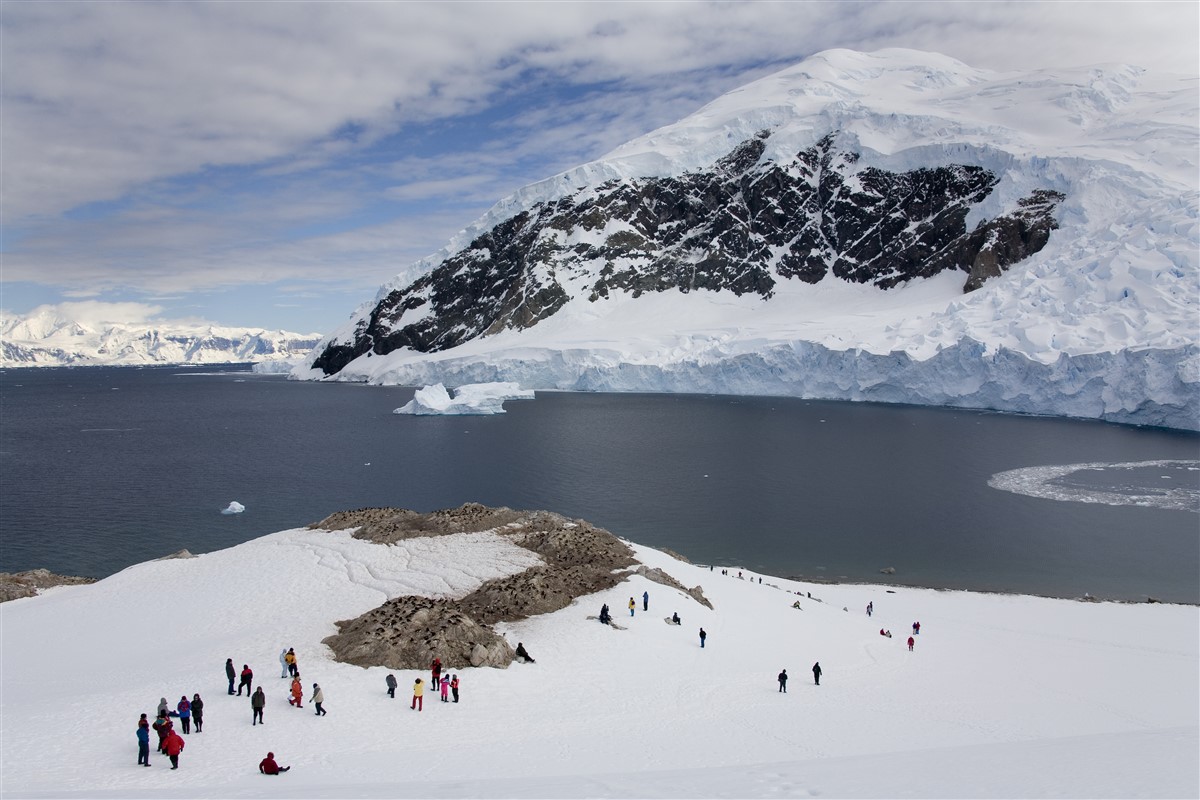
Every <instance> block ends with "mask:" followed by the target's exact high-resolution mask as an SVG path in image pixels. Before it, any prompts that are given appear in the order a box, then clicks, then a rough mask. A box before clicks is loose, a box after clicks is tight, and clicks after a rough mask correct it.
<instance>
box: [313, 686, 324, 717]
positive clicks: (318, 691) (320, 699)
mask: <svg viewBox="0 0 1200 800" xmlns="http://www.w3.org/2000/svg"><path fill="white" fill-rule="evenodd" d="M312 701H313V704H314V705H316V707H317V716H318V717H323V716H325V709H324V708H322V707H321V704H322V703H324V702H325V690H324V689H322V688H321V687H320V686H318V685H317V684H315V683H314V684H313V693H312Z"/></svg>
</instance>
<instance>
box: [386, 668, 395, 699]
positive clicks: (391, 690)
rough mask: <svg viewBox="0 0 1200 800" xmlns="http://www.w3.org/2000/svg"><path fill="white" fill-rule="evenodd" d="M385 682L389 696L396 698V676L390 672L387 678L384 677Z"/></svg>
mask: <svg viewBox="0 0 1200 800" xmlns="http://www.w3.org/2000/svg"><path fill="white" fill-rule="evenodd" d="M384 683H386V684H387V689H388V697H390V698H392V699H393V700H395V699H396V676H395V675H392V674H391V673H388V676H387V677H386V678H384Z"/></svg>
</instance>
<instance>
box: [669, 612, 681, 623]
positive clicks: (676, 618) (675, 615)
mask: <svg viewBox="0 0 1200 800" xmlns="http://www.w3.org/2000/svg"><path fill="white" fill-rule="evenodd" d="M671 622H674V623H675V624H676V625H682V624H683V620H681V619H680V618H679V612H678V611H676V612H675V613H673V614H672V615H671Z"/></svg>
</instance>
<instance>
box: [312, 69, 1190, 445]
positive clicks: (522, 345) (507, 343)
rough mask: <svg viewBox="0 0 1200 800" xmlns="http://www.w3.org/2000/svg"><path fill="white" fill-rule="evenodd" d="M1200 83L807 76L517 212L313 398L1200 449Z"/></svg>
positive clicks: (343, 352) (378, 308) (421, 275)
mask: <svg viewBox="0 0 1200 800" xmlns="http://www.w3.org/2000/svg"><path fill="white" fill-rule="evenodd" d="M1198 118H1200V109H1198V104H1197V95H1196V92H1195V76H1171V75H1151V74H1149V73H1146V72H1145V71H1143V70H1141V69H1138V68H1136V67H1131V66H1122V65H1109V66H1096V67H1082V68H1077V69H1056V70H1043V71H1037V72H1022V73H997V72H990V71H986V70H979V69H974V68H972V67H969V66H967V65H965V64H962V63H961V62H958V61H955V60H953V59H950V58H947V57H945V56H941V55H938V54H935V53H922V52H915V51H910V50H886V51H881V52H878V53H870V54H867V53H857V52H851V51H846V50H834V51H828V52H824V53H820V54H817V55H815V56H813V57H811V58H809V59H807V60H805V61H804V62H802V63H800V64H798V65H796V66H794V67H791V68H789V69H785V70H783V71H781V72H779V73H777V74H775V75H772V76H769V77H767V78H764V79H762V80H759V81H756V82H754V83H752V84H749V85H747V86H744V87H742V88H740V89H738V90H736V91H734V92H730V93H729V94H727V95H725V96H723V97H721V98H718V99H717V100H715V101H714V102H712V103H711V104H709V105H708V106H706V107H705V108H703V109H701V110H700V111H698V112H696V113H695V114H693V115H692V116H690V117H688V118H686V119H684V120H682V121H680V122H679V123H677V124H675V125H671V126H669V127H666V128H663V129H660V130H657V131H654V132H652V133H650V134H647V135H646V136H643V137H641V138H639V139H636V140H634V141H632V142H630V143H628V144H626V145H623V146H622V147H619V148H617V149H616V150H615V151H613V152H612V153H610V154H608V155H607V156H605V157H603V158H601V159H599V160H597V161H595V162H591V163H589V164H585V165H582V166H580V167H577V168H575V169H573V170H570V171H568V172H565V173H562V174H560V175H556V176H554V177H552V178H549V179H547V180H544V181H540V182H538V183H535V184H531V185H530V186H527V187H525V188H523V189H521V190H519V191H517V192H516V193H515V194H513V195H512V196H510V197H508V198H505V199H504V200H501V201H500V202H499V203H497V204H496V206H494V207H493V208H492V210H491V211H489V212H488V213H487V214H486V215H485V216H484V217H483V218H481V219H480V220H478V221H477V222H476V223H474V224H473V225H471V226H470V227H468V228H467V229H466V230H464V231H463V232H462V233H461V234H460V235H459V236H458V237H456V238H455V239H454V240H453V241H451V242H450V244H449V245H448V246H447V247H446V248H445V249H443V250H442V251H440V252H439V253H437V254H435V255H433V256H431V257H429V258H426V259H423V260H422V261H420V262H418V263H417V264H415V265H412V266H410V267H408V268H406V269H405V270H404V271H403V272H402V273H401V275H400V276H399V277H397V278H396V279H394V280H393V281H391V282H389V283H388V284H387V285H385V286H383V287H382V288H381V289H380V291H379V293H378V294H377V296H376V298H375V299H374V300H373V301H372V302H370V303H368V304H365V305H364V306H362V307H361V308H360V309H359V310H358V311H357V312H356V314H355V315H354V316H353V317H352V318H351V320H350V321H349V322H348V323H347V324H346V325H345V326H343V327H342V328H340V329H339V330H337V331H335V332H333V333H332V334H331V335H330V336H328V337H326V338H325V339H324V340H323V341H322V342H321V343H320V344H319V345H318V346H317V347H316V348H315V349H314V351H313V354H312V357H311V359H310V360H309V361H308V364H307V366H306V367H304V368H298V369H297V370H296V371H295V372H294V373H293V374H294V375H295V376H297V377H305V378H314V379H336V380H354V381H370V382H376V383H402V384H423V383H424V384H431V383H436V382H441V383H444V384H446V385H448V386H455V385H461V384H464V383H481V382H491V381H516V382H519V383H520V385H521V386H522V387H524V388H526V389H530V388H532V389H540V388H547V389H549V388H554V389H581V390H606V391H682V392H688V391H691V392H714V393H728V394H771V395H792V396H799V397H812V398H828V399H851V400H878V401H885V402H903V403H921V404H933V405H949V406H964V407H975V408H989V409H999V410H1008V411H1020V412H1031V413H1043V414H1062V415H1071V416H1081V417H1094V418H1101V419H1108V420H1114V421H1120V422H1130V423H1138V424H1150V425H1165V426H1171V427H1182V428H1193V429H1195V428H1198V427H1200V400H1198V397H1200V260H1198V253H1197V248H1196V244H1195V243H1196V241H1197V238H1198V232H1200V225H1198V222H1197V221H1198V219H1200V213H1198V207H1197V188H1198V186H1197V163H1196V154H1197V144H1198V142H1200V139H1198V136H1197V119H1198Z"/></svg>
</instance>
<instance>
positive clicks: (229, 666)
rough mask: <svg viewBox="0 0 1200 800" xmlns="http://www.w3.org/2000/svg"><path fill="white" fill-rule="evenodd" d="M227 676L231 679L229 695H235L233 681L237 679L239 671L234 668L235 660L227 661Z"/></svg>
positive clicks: (229, 659) (228, 659)
mask: <svg viewBox="0 0 1200 800" xmlns="http://www.w3.org/2000/svg"><path fill="white" fill-rule="evenodd" d="M225 676H226V677H227V678H229V693H230V694H233V680H234V678H236V677H237V670H236V669H234V668H233V659H232V658H227V659H225Z"/></svg>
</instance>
